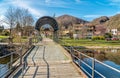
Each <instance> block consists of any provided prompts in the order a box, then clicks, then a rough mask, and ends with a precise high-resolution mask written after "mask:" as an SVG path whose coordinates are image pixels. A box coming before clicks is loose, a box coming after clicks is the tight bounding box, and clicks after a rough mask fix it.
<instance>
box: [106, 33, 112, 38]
mask: <svg viewBox="0 0 120 78" xmlns="http://www.w3.org/2000/svg"><path fill="white" fill-rule="evenodd" d="M104 37H105V38H112V34H111V33H105V35H104Z"/></svg>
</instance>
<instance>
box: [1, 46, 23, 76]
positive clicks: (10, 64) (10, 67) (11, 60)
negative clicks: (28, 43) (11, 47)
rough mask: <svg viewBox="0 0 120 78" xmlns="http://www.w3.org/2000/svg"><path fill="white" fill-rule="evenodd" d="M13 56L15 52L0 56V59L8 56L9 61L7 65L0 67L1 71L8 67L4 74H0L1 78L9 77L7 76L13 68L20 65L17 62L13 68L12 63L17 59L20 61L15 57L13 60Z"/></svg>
mask: <svg viewBox="0 0 120 78" xmlns="http://www.w3.org/2000/svg"><path fill="white" fill-rule="evenodd" d="M21 49H22V48H20V49H19V50H18V51H21ZM13 54H16V52H11V53H9V54H7V55H4V56H0V59H2V58H5V57H8V56H10V61H9V62H8V63H7V64H5V65H3V66H1V67H0V69H3V68H5V67H6V66H9V68H8V69H7V70H6V71H5V72H4V73H2V74H1V75H0V77H1V78H2V77H6V76H7V75H9V74H10V73H11V71H12V70H13V68H14V67H16V66H18V64H20V62H19V61H17V62H16V64H14V66H13V63H14V62H15V61H16V60H17V59H19V60H20V57H17V58H15V59H13ZM19 56H20V55H19Z"/></svg>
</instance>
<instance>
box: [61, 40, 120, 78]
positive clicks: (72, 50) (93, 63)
mask: <svg viewBox="0 0 120 78" xmlns="http://www.w3.org/2000/svg"><path fill="white" fill-rule="evenodd" d="M63 43H64V44H65V43H66V42H63ZM67 44H68V43H67ZM64 48H65V49H66V50H68V51H69V53H70V54H71V56H72V58H76V59H77V60H78V61H75V59H73V62H75V63H76V64H77V65H78V66H79V67H80V68H81V69H82V70H83V71H84V72H85V73H86V74H87V75H88V76H90V77H91V78H94V72H95V73H97V74H98V75H99V76H101V77H102V78H106V77H105V76H104V75H102V74H101V73H100V72H98V71H97V70H95V62H98V63H100V64H101V65H104V66H105V67H108V68H110V69H112V70H114V71H116V72H118V73H120V70H118V69H116V68H114V67H112V66H109V65H107V64H104V63H102V62H100V61H99V60H97V59H95V58H92V57H90V56H88V55H86V54H84V53H82V52H80V51H78V50H76V49H74V47H72V46H70V48H68V47H64ZM74 52H77V53H79V54H80V55H81V56H85V57H87V58H89V59H91V60H92V66H90V65H89V64H87V63H86V62H84V61H82V59H81V58H80V57H77V56H76V55H74V54H73V53H74ZM79 61H80V62H82V63H83V64H84V65H86V66H87V67H89V68H90V69H91V70H92V74H90V73H89V72H87V70H86V69H84V68H83V67H82V66H80V64H81V63H79Z"/></svg>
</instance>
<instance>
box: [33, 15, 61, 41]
mask: <svg viewBox="0 0 120 78" xmlns="http://www.w3.org/2000/svg"><path fill="white" fill-rule="evenodd" d="M45 24H49V25H51V26H52V27H53V29H54V31H53V40H54V41H57V40H58V32H57V30H58V29H59V28H58V23H57V21H56V20H55V19H54V18H53V17H50V16H44V17H41V18H39V19H38V21H37V22H36V25H35V29H36V30H38V31H40V28H41V27H42V26H43V25H45ZM39 35H40V36H41V34H39ZM41 38H42V37H41Z"/></svg>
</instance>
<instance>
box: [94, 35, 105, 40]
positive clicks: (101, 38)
mask: <svg viewBox="0 0 120 78" xmlns="http://www.w3.org/2000/svg"><path fill="white" fill-rule="evenodd" d="M104 39H105V37H104V36H93V37H92V40H104Z"/></svg>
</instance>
